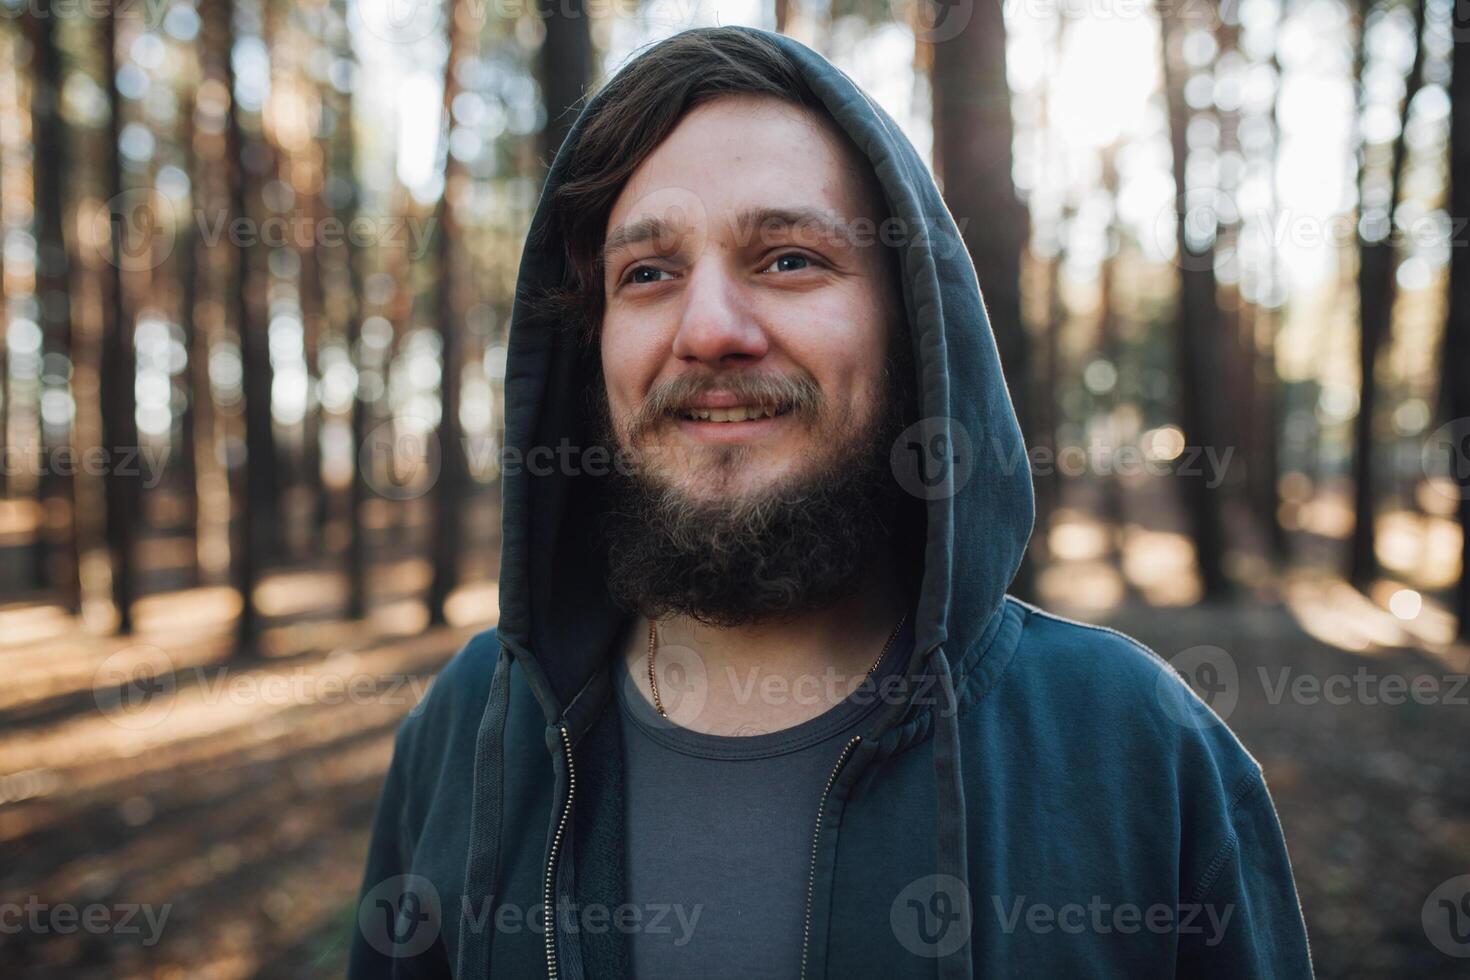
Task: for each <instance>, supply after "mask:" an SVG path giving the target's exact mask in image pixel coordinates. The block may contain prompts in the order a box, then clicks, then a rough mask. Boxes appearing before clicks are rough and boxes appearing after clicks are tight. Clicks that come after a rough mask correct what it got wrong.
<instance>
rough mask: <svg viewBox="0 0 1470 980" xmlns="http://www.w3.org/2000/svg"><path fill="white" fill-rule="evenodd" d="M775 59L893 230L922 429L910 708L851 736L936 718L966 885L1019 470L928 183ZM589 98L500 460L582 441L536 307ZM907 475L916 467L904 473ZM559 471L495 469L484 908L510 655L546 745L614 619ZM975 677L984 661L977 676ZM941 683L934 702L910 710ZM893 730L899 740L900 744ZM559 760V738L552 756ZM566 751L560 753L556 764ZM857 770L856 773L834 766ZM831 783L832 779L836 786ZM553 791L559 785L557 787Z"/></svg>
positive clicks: (527, 300)
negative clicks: (828, 125)
mask: <svg viewBox="0 0 1470 980" xmlns="http://www.w3.org/2000/svg"><path fill="white" fill-rule="evenodd" d="M738 29H739V30H749V31H752V32H753V33H758V34H761V35H762V36H764V37H766V38H767V39H769V40H770V41H771V42H773V43H775V44H776V45H778V46H779V47H780V48H781V49H782V50H783V51H784V52H785V53H786V54H787V55H788V56H789V57H790V58H791V60H792V61H793V62H795V64H796V65H797V67H798V70H799V71H800V73H801V75H802V77H803V78H804V80H805V82H806V84H807V86H808V87H809V88H810V90H811V91H812V92H813V93H814V94H815V96H816V97H817V99H818V100H819V101H820V102H821V104H822V105H823V106H824V107H825V108H826V110H827V112H828V114H829V115H830V116H831V117H832V119H833V120H834V121H835V122H836V124H837V126H838V127H839V128H840V129H841V130H843V131H844V132H845V133H846V134H847V136H848V137H849V138H850V139H851V141H852V143H853V144H854V145H855V146H856V147H857V148H858V150H859V152H861V153H862V154H863V155H864V156H865V157H866V159H867V161H868V162H869V164H870V165H871V166H872V169H873V172H874V174H875V175H876V177H877V180H878V183H879V185H880V186H881V188H882V191H883V195H884V197H885V199H886V205H887V208H888V212H889V215H890V216H891V217H892V218H895V219H897V220H898V221H899V222H900V223H901V224H900V228H902V229H903V230H904V232H905V234H904V235H903V236H902V237H903V238H904V239H905V243H904V244H903V245H902V246H900V248H899V253H900V254H899V260H900V261H899V269H900V278H901V280H902V287H903V303H904V310H905V312H906V315H907V319H908V327H909V338H910V343H911V345H912V352H913V364H914V370H915V371H916V373H917V393H918V405H919V412H920V418H919V420H917V421H916V422H915V425H914V426H913V427H911V428H910V429H909V430H908V431H907V432H906V433H905V436H906V437H912V438H901V439H900V440H899V443H900V445H898V446H896V447H895V449H894V454H893V457H892V458H893V461H894V473H895V478H896V479H898V480H899V481H900V482H901V483H902V484H903V485H904V487H905V489H907V490H908V491H909V492H910V493H912V494H914V495H915V496H916V497H918V498H919V499H920V500H922V501H923V509H924V516H925V521H924V532H923V533H924V537H925V540H924V555H923V571H922V576H921V579H920V583H919V595H918V602H917V607H916V609H915V618H914V643H915V646H914V656H913V657H912V658H911V661H910V664H909V674H910V677H911V678H914V679H918V680H921V681H926V682H927V681H932V682H933V684H929V683H917V684H912V685H910V687H909V690H911V691H913V692H915V696H914V697H912V698H911V701H910V702H909V703H902V704H896V705H894V706H892V707H890V708H887V709H885V711H883V712H881V713H880V717H879V719H878V721H877V722H876V723H875V725H874V726H873V728H872V729H871V730H870V731H869V733H868V734H867V736H866V737H867V739H868V742H869V744H868V746H865V747H864V748H865V749H866V750H868V751H860V753H857V754H861V755H862V756H863V760H864V761H863V763H861V764H865V763H866V761H870V760H871V759H872V757H873V750H875V749H876V744H877V742H878V739H879V736H880V735H883V734H885V733H887V734H890V735H892V736H893V738H890V739H885V740H884V741H885V744H891V743H893V742H895V741H897V740H898V736H900V735H906V734H908V733H909V732H911V731H916V730H918V728H919V727H920V725H922V724H925V723H927V722H928V721H930V719H931V718H932V721H933V734H934V738H933V756H934V777H935V787H936V792H937V794H938V803H939V806H938V818H937V819H938V823H937V827H936V830H935V841H936V865H937V869H938V871H939V872H940V873H941V874H949V875H954V876H956V877H960V878H961V879H962V880H964V879H965V877H966V876H967V875H968V868H969V863H968V857H967V850H966V848H967V839H968V838H967V833H968V821H967V816H966V809H965V795H964V781H963V775H962V754H961V745H960V736H959V723H958V720H957V715H958V705H959V700H958V698H957V697H956V691H955V689H956V686H957V685H958V684H959V682H960V680H961V678H959V677H958V676H957V674H956V671H957V670H960V671H967V672H968V671H971V670H973V669H974V668H975V666H976V664H977V662H978V661H980V660H981V659H982V658H983V656H984V651H985V650H986V649H988V647H989V645H990V643H991V641H992V640H993V639H994V637H995V636H996V635H997V632H998V624H999V623H1000V621H1001V618H1002V617H1001V615H1000V611H1001V606H1002V602H1003V600H1004V598H1005V591H1006V588H1007V586H1009V584H1010V582H1011V579H1012V578H1013V577H1014V576H1015V574H1016V571H1017V568H1018V567H1019V565H1020V562H1021V557H1022V554H1023V552H1024V551H1025V547H1026V542H1027V539H1028V538H1029V536H1030V533H1031V525H1032V519H1033V514H1034V505H1033V500H1032V489H1031V471H1030V467H1029V465H1028V460H1027V456H1026V450H1025V445H1024V443H1023V441H1022V438H1021V432H1020V427H1019V426H1018V425H1017V422H1016V415H1015V412H1014V411H1013V409H1012V407H1011V399H1010V395H1009V393H1008V392H1007V390H1006V384H1005V378H1004V377H1003V375H1002V374H1001V364H1000V357H999V355H998V353H997V351H996V344H995V338H994V336H993V335H992V333H991V329H990V322H989V319H988V318H987V315H986V311H985V303H984V301H983V300H982V299H981V295H980V286H979V283H978V282H977V281H976V278H975V269H974V266H973V264H972V263H971V261H970V257H969V254H968V252H967V251H966V250H965V247H964V244H963V241H962V239H961V238H960V233H959V230H958V229H957V228H956V226H955V222H954V220H953V218H952V217H951V216H950V213H949V210H948V208H946V207H945V204H944V201H943V199H942V198H941V196H940V193H939V189H938V188H937V187H936V186H935V183H934V179H933V177H932V176H931V174H930V172H929V169H928V167H927V166H925V164H924V162H923V160H922V159H920V157H919V155H918V153H917V152H916V151H915V150H914V147H913V145H912V144H911V143H910V142H909V141H908V139H907V138H906V137H905V136H904V135H903V133H902V131H901V130H900V129H899V128H898V125H897V124H896V123H894V121H893V120H892V119H891V118H889V116H888V115H887V113H885V112H884V111H883V110H882V109H881V108H879V107H878V106H877V105H876V104H875V103H874V102H873V101H872V100H871V99H869V98H868V97H867V95H866V94H864V93H863V92H862V90H861V89H859V88H858V87H857V85H856V84H854V83H853V81H852V80H851V79H850V78H848V77H847V75H845V74H843V73H842V72H841V71H840V70H838V69H837V68H836V67H834V66H833V65H832V64H830V63H829V62H827V61H826V60H825V59H824V58H823V57H822V56H821V55H819V54H817V53H816V52H814V51H812V50H810V49H809V48H806V47H804V46H803V45H801V44H800V43H798V42H796V41H794V40H792V39H790V38H788V37H784V36H781V35H777V34H770V33H768V32H765V31H755V30H754V29H751V28H738ZM600 104H601V100H600V98H599V97H597V96H594V97H593V98H592V99H590V100H589V102H588V103H587V105H586V107H585V108H584V109H583V110H582V112H581V114H580V116H579V117H578V119H577V121H576V123H575V124H574V125H573V127H572V129H571V130H570V132H569V134H568V136H567V139H566V141H565V142H564V143H563V147H562V150H561V152H560V153H559V154H558V155H557V157H556V160H555V161H554V162H553V164H552V167H551V171H550V173H549V175H548V177H547V182H546V187H545V189H544V190H543V192H542V197H541V202H540V205H539V206H538V207H537V209H536V213H535V215H534V217H533V219H532V223H531V228H530V232H529V235H528V237H527V241H526V247H525V251H524V253H523V255H522V259H521V268H520V278H519V280H518V282H517V286H516V297H515V307H514V310H513V313H512V318H511V327H510V347H509V351H508V354H507V360H506V377H505V412H506V421H505V426H506V435H505V442H506V445H505V449H506V454H507V459H508V460H509V459H516V460H522V461H529V460H531V459H532V458H534V457H533V455H532V454H533V453H536V454H539V455H540V457H541V458H542V459H543V460H545V459H547V458H548V457H547V453H553V454H555V453H556V452H557V451H558V448H559V447H569V448H575V447H587V446H592V445H595V441H594V440H595V436H594V427H593V422H592V419H591V418H590V412H589V410H588V406H587V401H586V398H585V397H584V395H585V392H586V389H587V385H588V382H589V380H590V378H591V375H590V372H589V366H588V364H587V360H586V357H585V356H584V355H583V354H582V353H580V352H579V350H578V349H577V346H576V343H577V342H576V338H575V336H574V334H575V331H570V330H566V329H562V326H561V324H559V323H558V322H556V320H555V319H554V314H552V313H551V312H550V311H548V309H547V307H546V305H545V304H544V303H542V302H540V300H541V299H542V297H544V295H545V294H546V293H547V292H549V291H552V290H555V289H556V288H558V287H560V286H561V285H562V283H563V281H564V277H565V272H566V268H565V263H566V260H565V256H564V252H563V248H562V243H561V242H560V241H558V240H557V239H556V237H555V235H554V234H552V233H551V232H550V229H551V228H552V227H553V223H552V206H551V203H550V202H551V198H552V194H553V192H554V191H555V189H556V188H557V187H559V186H560V185H561V183H562V182H563V180H564V179H565V175H566V173H567V171H568V159H569V156H570V153H569V148H570V147H572V146H575V144H576V142H577V138H578V136H579V135H580V133H581V131H582V128H583V126H584V124H585V123H586V122H587V120H588V119H589V118H590V117H591V116H593V115H594V114H595V113H597V112H598V111H599V107H600ZM921 462H922V464H923V465H922V467H921V466H920V463H921ZM571 470H572V468H571V467H561V468H559V467H557V466H555V465H552V466H537V467H534V468H533V467H531V466H529V465H521V466H517V467H515V468H513V469H512V468H507V470H506V472H505V474H504V476H503V482H502V492H503V510H502V545H501V547H502V551H501V569H500V621H499V624H498V625H497V628H496V635H497V636H498V638H499V641H500V645H501V652H500V657H499V662H498V665H497V668H496V672H495V679H494V681H493V682H492V687H491V692H490V696H489V700H488V703H487V705H486V708H485V712H484V715H483V718H482V721H481V725H480V729H479V734H478V736H477V741H476V756H475V773H474V776H473V779H474V791H473V792H474V804H473V808H472V812H471V816H470V841H471V843H470V851H469V854H468V855H467V858H466V869H465V882H466V887H467V888H468V889H472V890H473V893H474V894H491V895H493V894H495V877H496V867H497V864H498V861H499V848H500V843H501V841H500V826H501V815H502V805H503V800H502V798H501V793H502V791H501V788H500V775H501V773H502V772H503V770H504V766H505V759H504V728H505V721H506V716H507V705H508V701H509V685H510V667H511V663H512V660H514V662H515V664H516V665H517V666H518V667H520V668H521V670H522V672H523V674H524V676H525V678H526V680H527V682H528V684H529V686H530V687H531V689H532V691H533V692H534V693H535V696H536V698H537V700H538V702H539V703H540V705H541V708H542V710H543V711H544V713H545V715H546V719H547V723H548V725H549V726H555V727H557V728H559V729H561V730H562V731H563V732H565V735H564V736H559V735H557V734H553V733H552V731H551V730H550V729H548V733H547V746H548V748H550V749H552V750H553V751H558V750H559V748H560V742H559V739H561V738H566V739H568V740H574V739H576V738H577V737H578V736H580V735H581V734H582V732H584V731H585V730H586V728H587V727H588V726H589V725H590V723H591V721H592V720H593V719H594V718H595V717H596V715H597V707H598V705H599V704H600V703H601V701H602V700H603V699H604V697H605V696H606V694H607V693H608V683H607V676H608V674H607V672H606V671H605V670H603V668H604V667H605V666H606V660H607V658H608V656H609V651H610V650H612V649H613V646H614V644H615V642H616V638H617V636H618V635H619V632H620V630H621V629H622V627H623V625H624V624H625V622H626V618H627V616H628V615H629V614H628V613H626V612H625V611H623V610H621V609H619V608H618V607H617V606H616V605H615V604H614V603H613V602H612V600H611V598H610V596H609V595H608V592H607V589H606V586H605V583H604V581H603V577H602V569H603V564H602V560H601V552H600V550H599V548H598V540H597V520H598V517H599V504H598V499H599V495H598V488H597V486H596V481H597V480H598V479H600V478H599V477H596V476H589V475H576V474H574V473H572V472H571ZM987 666H988V665H987ZM935 686H937V688H938V690H939V694H940V697H939V700H938V702H937V703H936V702H934V701H933V699H932V697H924V698H922V699H921V698H919V697H918V696H917V695H918V694H919V692H924V691H932V690H933V689H934V687H935ZM905 718H908V719H910V720H911V721H912V728H911V729H906V730H905V731H902V732H901V731H899V730H898V729H897V727H896V726H897V725H898V723H899V722H900V721H902V720H904V719H905ZM567 744H568V746H570V744H571V742H570V741H568V743H567ZM568 751H570V749H568ZM861 764H860V763H859V762H857V761H856V760H854V761H853V762H852V763H850V764H849V768H850V769H854V770H855V769H857V768H860V767H861ZM835 775H836V774H835V773H834V776H835ZM559 778H560V777H559ZM458 962H459V967H460V969H459V975H461V976H465V977H479V976H482V975H483V971H484V968H485V965H486V960H485V956H484V950H483V938H482V937H478V936H471V935H470V934H469V933H466V934H465V935H464V936H462V940H461V943H460V948H459V950H458ZM970 963H971V957H970V950H969V943H968V941H967V942H966V943H965V944H964V945H963V946H962V947H960V948H959V949H958V950H955V951H953V952H952V953H951V954H950V955H948V956H946V957H944V959H943V961H942V962H941V963H940V973H941V975H942V976H945V977H967V976H969V975H970Z"/></svg>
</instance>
